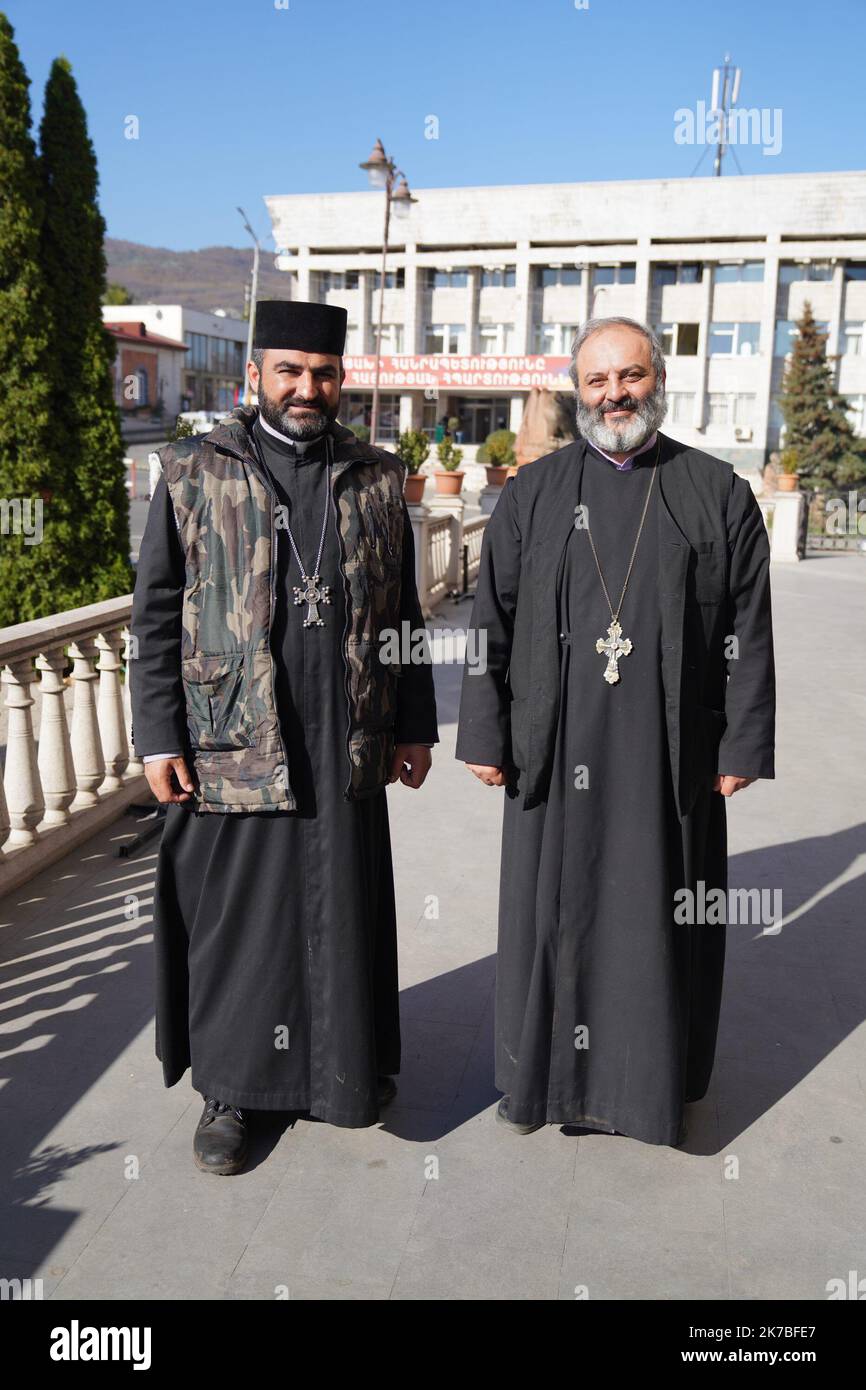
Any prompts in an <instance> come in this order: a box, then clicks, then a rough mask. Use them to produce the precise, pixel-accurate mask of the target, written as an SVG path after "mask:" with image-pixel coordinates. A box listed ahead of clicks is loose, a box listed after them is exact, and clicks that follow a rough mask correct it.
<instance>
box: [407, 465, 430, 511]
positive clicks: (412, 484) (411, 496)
mask: <svg viewBox="0 0 866 1390" xmlns="http://www.w3.org/2000/svg"><path fill="white" fill-rule="evenodd" d="M426 484H427V479H426V478H425V476H424V474H423V473H407V474H406V481H405V482H404V484H403V495H404V497H405V498H406V502H407V504H408V505H409V506H410V507H411V506H413V505H414V506H417V505H418V503H419V502H421V501H423V499H424V488H425V486H426Z"/></svg>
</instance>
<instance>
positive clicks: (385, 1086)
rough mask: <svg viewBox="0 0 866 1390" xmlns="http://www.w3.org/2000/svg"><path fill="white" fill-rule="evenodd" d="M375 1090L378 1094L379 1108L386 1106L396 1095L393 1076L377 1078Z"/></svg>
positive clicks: (395, 1084)
mask: <svg viewBox="0 0 866 1390" xmlns="http://www.w3.org/2000/svg"><path fill="white" fill-rule="evenodd" d="M376 1089H377V1091H378V1094H379V1106H380V1108H381V1107H382V1106H383V1105H387V1104H388V1103H389V1101H392V1100H393V1099H394V1097H395V1096H396V1094H397V1082H396V1081H395V1080H394V1078H393V1076H377V1077H376Z"/></svg>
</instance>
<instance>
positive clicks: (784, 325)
mask: <svg viewBox="0 0 866 1390" xmlns="http://www.w3.org/2000/svg"><path fill="white" fill-rule="evenodd" d="M815 326H816V327H817V328H818V329H820V331H821V332H822V333H826V332H827V329H828V328H829V326H830V325H829V323H828V322H827V321H826V319H825V320H823V321H821V322H818V321H816V325H815ZM796 337H797V324H796V322H795V321H794V319H777V320H776V338H775V342H774V344H773V355H774V357H787V356H788V353H789V352H793V351H794V339H795V338H796ZM825 351H826V344H825Z"/></svg>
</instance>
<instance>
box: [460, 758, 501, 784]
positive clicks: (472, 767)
mask: <svg viewBox="0 0 866 1390" xmlns="http://www.w3.org/2000/svg"><path fill="white" fill-rule="evenodd" d="M466 766H467V767H468V768H469V771H470V772H474V773H475V776H476V777H477V778H478V780H479V782H483V783H484V785H485V786H486V787H504V786H505V769H504V768H501V767H488V766H487V764H486V763H467V764H466Z"/></svg>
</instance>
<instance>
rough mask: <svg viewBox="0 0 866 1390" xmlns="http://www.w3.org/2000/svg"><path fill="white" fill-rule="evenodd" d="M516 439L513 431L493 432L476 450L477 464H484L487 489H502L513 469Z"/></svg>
mask: <svg viewBox="0 0 866 1390" xmlns="http://www.w3.org/2000/svg"><path fill="white" fill-rule="evenodd" d="M516 437H517V436H516V435H515V433H514V431H513V430H494V431H493V433H492V434H488V436H487V438H486V439H485V441H484V443H483V444H482V446H481V448H480V449H479V450H478V455H477V462H478V463H483V464H484V468H485V472H486V473H487V484H488V487H502V486H503V484H504V483H505V480H506V478H507V477H508V472H509V469H511V468H513V467H514V464H515V458H514V441H515V439H516Z"/></svg>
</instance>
